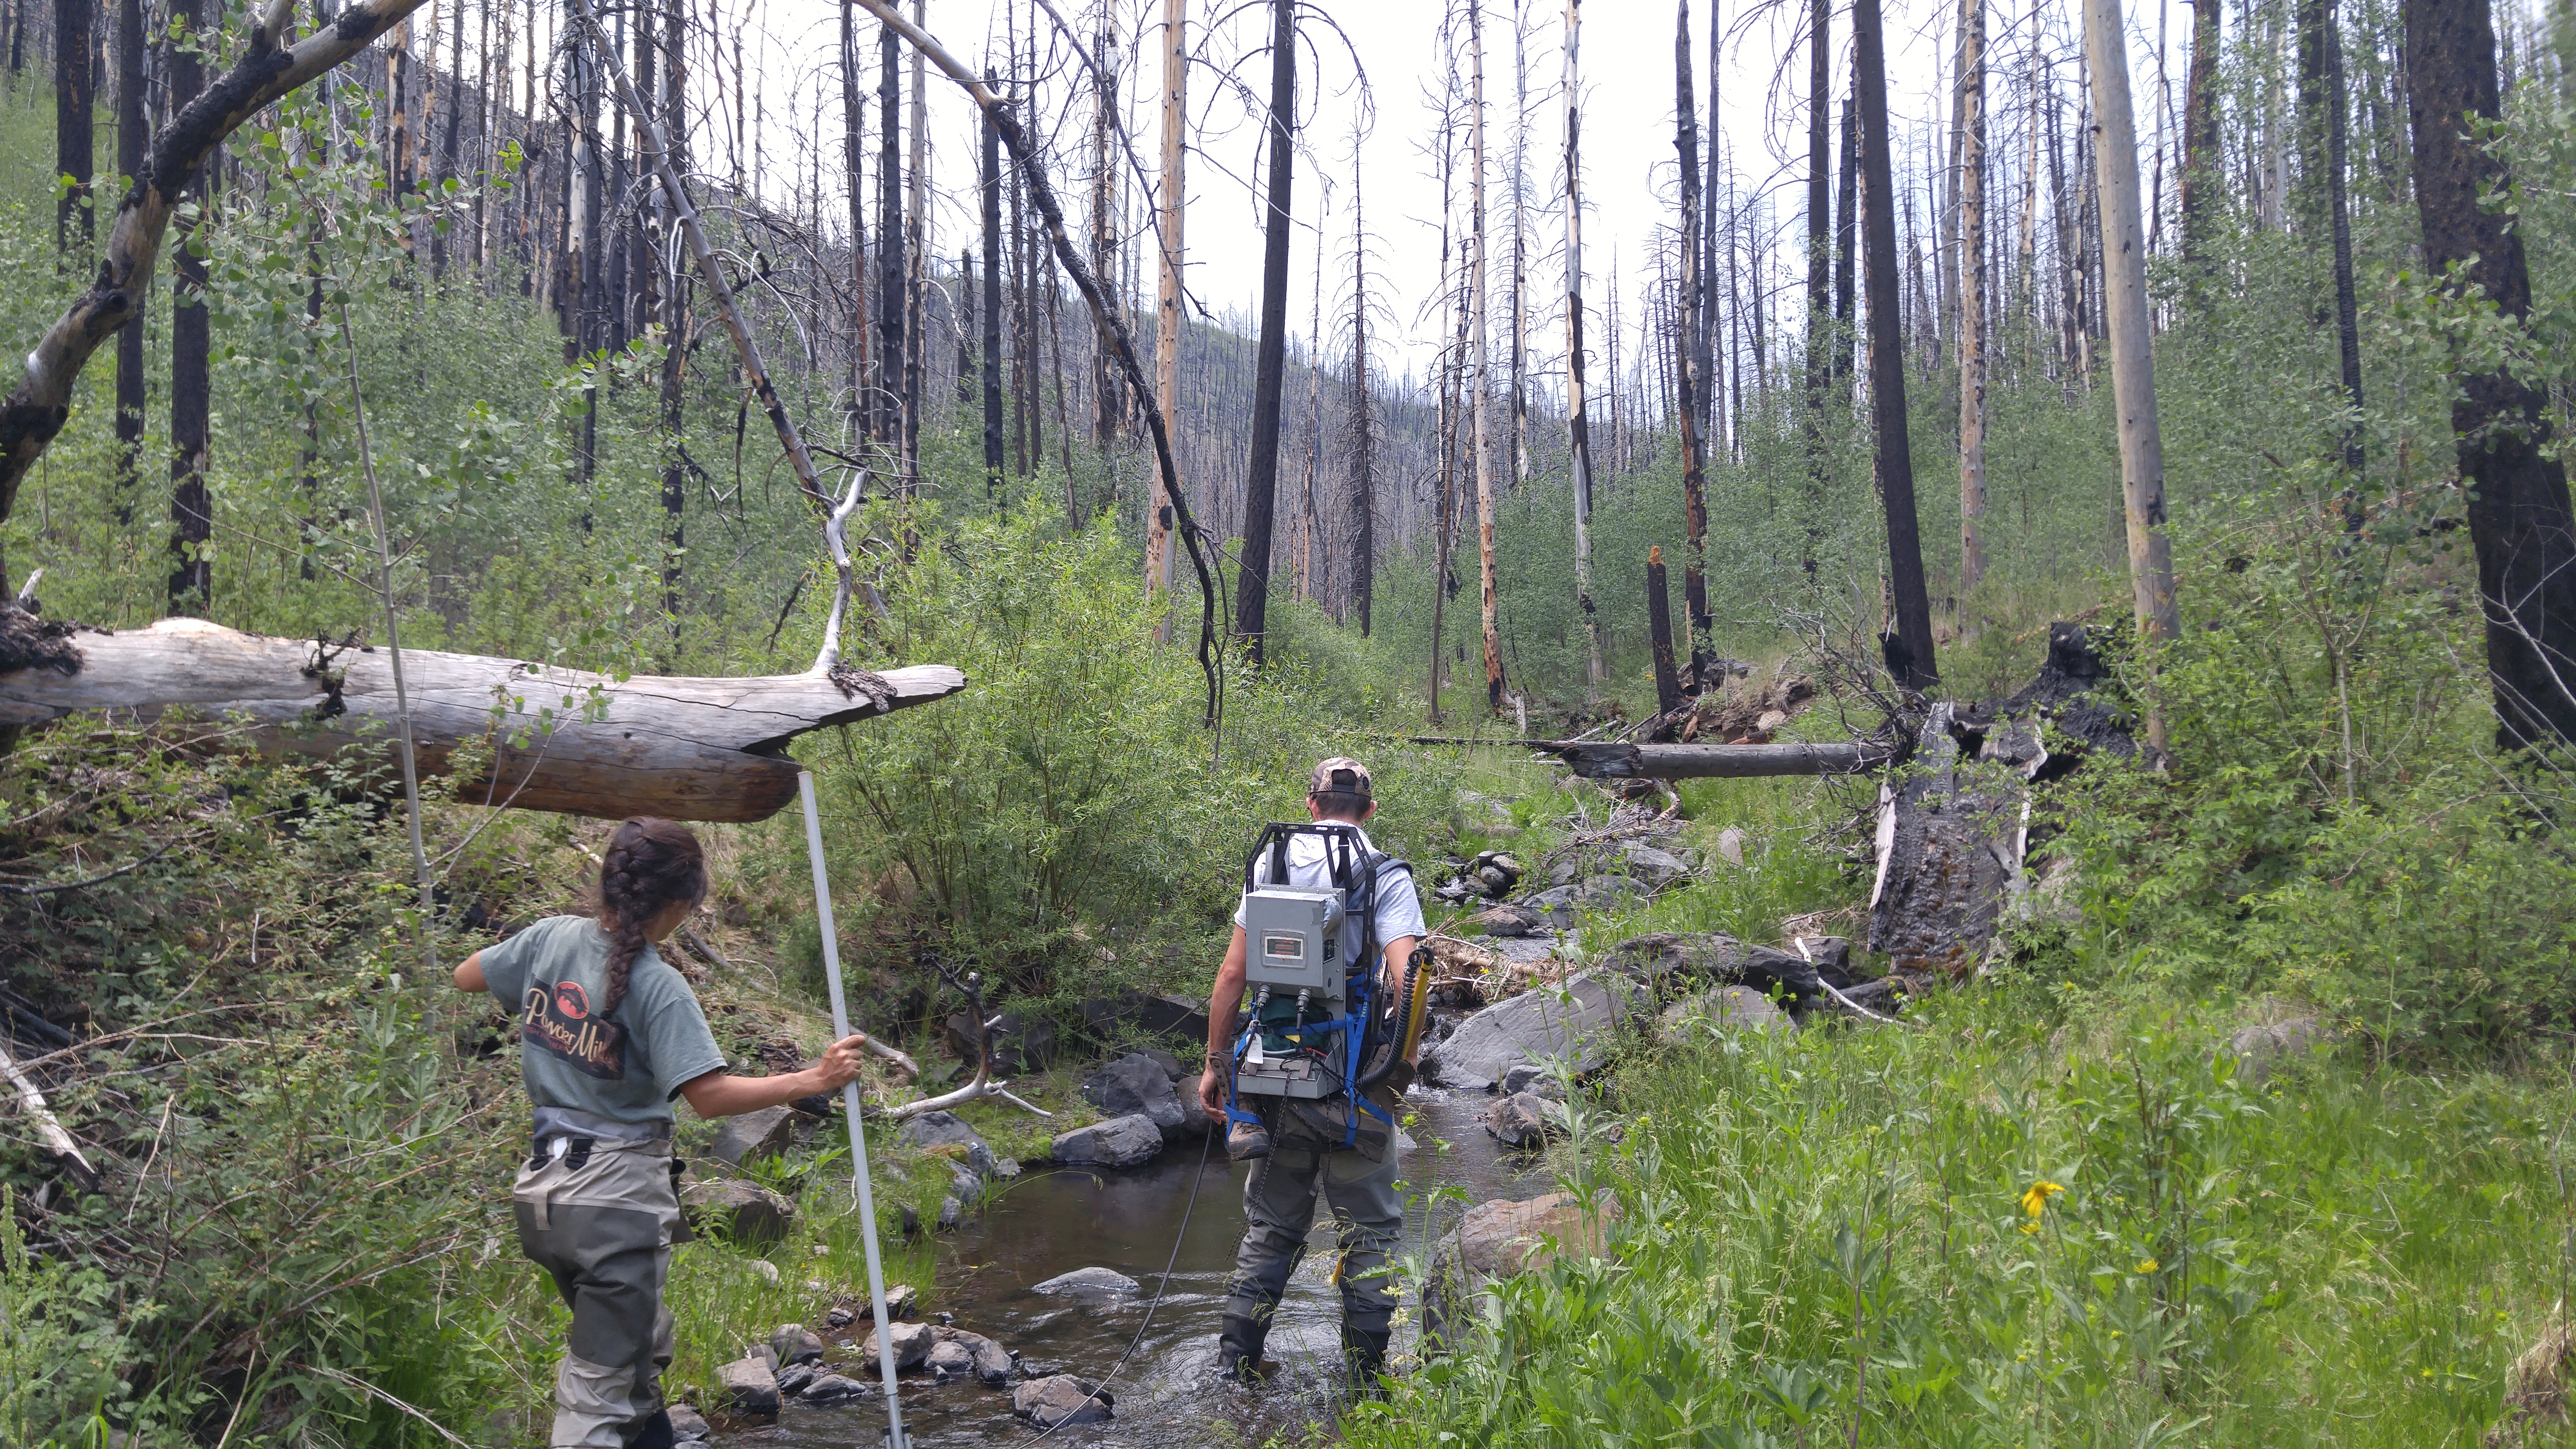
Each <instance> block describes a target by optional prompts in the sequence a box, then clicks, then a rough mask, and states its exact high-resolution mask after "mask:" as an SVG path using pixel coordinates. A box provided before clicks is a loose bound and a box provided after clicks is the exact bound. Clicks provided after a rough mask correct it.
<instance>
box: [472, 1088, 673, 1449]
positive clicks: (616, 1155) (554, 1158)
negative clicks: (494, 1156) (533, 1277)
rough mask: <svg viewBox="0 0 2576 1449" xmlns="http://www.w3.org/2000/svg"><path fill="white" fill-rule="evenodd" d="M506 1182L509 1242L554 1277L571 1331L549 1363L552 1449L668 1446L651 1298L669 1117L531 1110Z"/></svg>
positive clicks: (657, 1283)
mask: <svg viewBox="0 0 2576 1449" xmlns="http://www.w3.org/2000/svg"><path fill="white" fill-rule="evenodd" d="M531 1138H532V1141H531V1142H530V1148H531V1151H530V1153H529V1156H528V1159H527V1161H526V1162H525V1163H524V1164H522V1165H521V1166H520V1168H519V1175H518V1179H517V1181H516V1182H514V1183H513V1184H512V1185H511V1191H510V1196H511V1200H512V1203H511V1205H512V1208H513V1215H514V1216H515V1217H516V1218H517V1220H518V1229H519V1247H520V1250H521V1251H522V1252H524V1253H526V1254H527V1256H528V1258H529V1259H530V1260H531V1261H533V1262H535V1263H536V1264H537V1266H539V1267H541V1268H543V1269H545V1270H546V1272H547V1273H548V1274H550V1275H552V1277H553V1278H554V1283H555V1289H556V1291H557V1292H558V1293H560V1294H561V1295H562V1296H563V1301H564V1306H565V1307H566V1308H568V1309H570V1310H571V1311H572V1331H571V1335H570V1338H569V1341H568V1342H567V1344H566V1348H565V1353H564V1357H563V1361H562V1362H561V1363H560V1364H559V1365H557V1367H556V1371H555V1395H554V1399H555V1416H554V1422H553V1425H552V1427H551V1430H550V1432H549V1433H548V1435H547V1439H546V1442H547V1443H548V1444H549V1445H551V1446H554V1449H667V1446H669V1445H670V1443H671V1437H672V1436H671V1421H670V1417H669V1415H668V1413H667V1412H666V1411H665V1410H664V1408H663V1402H662V1392H661V1382H660V1381H661V1375H662V1370H663V1369H664V1368H665V1367H667V1366H668V1365H669V1364H670V1361H671V1314H670V1310H669V1309H668V1308H667V1307H665V1306H664V1304H663V1302H662V1288H663V1284H664V1282H665V1281H666V1280H667V1278H668V1277H669V1274H670V1268H671V1245H672V1243H673V1242H674V1241H675V1240H676V1239H677V1237H678V1236H679V1234H680V1232H681V1231H682V1227H681V1218H680V1203H679V1197H678V1194H677V1192H676V1190H675V1189H676V1187H677V1183H678V1179H679V1160H678V1159H677V1158H675V1157H673V1156H672V1155H671V1124H670V1122H669V1121H667V1120H665V1121H660V1122H641V1123H638V1122H619V1121H614V1120H612V1119H609V1118H606V1117H599V1116H594V1115H592V1114H591V1113H588V1112H583V1111H578V1110H575V1109H573V1108H569V1107H539V1108H537V1109H536V1120H535V1125H534V1130H533V1131H532V1133H531Z"/></svg>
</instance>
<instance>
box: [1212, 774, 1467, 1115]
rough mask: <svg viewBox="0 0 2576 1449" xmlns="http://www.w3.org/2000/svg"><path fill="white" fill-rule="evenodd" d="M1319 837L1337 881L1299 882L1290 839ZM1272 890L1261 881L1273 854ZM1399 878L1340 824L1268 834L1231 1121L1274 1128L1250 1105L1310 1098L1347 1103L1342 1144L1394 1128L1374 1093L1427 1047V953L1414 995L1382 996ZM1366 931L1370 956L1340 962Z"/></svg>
mask: <svg viewBox="0 0 2576 1449" xmlns="http://www.w3.org/2000/svg"><path fill="white" fill-rule="evenodd" d="M1301 835H1306V836H1313V837H1315V838H1316V839H1317V840H1319V841H1320V842H1321V844H1322V846H1323V850H1324V864H1325V872H1326V877H1327V881H1328V883H1327V884H1325V885H1322V886H1296V885H1290V884H1288V843H1289V841H1291V840H1292V839H1295V838H1296V837H1298V836H1301ZM1265 854H1266V855H1268V856H1269V858H1270V870H1269V876H1270V879H1269V881H1268V882H1267V883H1261V882H1257V881H1255V879H1254V872H1255V868H1256V867H1257V866H1258V865H1259V864H1260V863H1261V859H1262V857H1263V856H1264V855H1265ZM1391 871H1404V872H1405V873H1406V874H1407V876H1408V878H1409V877H1410V874H1411V869H1410V867H1408V866H1407V865H1406V864H1405V863H1404V862H1403V861H1401V860H1397V859H1396V858H1394V857H1393V856H1389V855H1385V854H1381V853H1380V852H1378V851H1375V850H1371V849H1370V848H1369V847H1368V846H1367V845H1366V844H1365V843H1364V842H1363V841H1362V840H1361V838H1360V833H1359V828H1358V827H1357V826H1353V825H1346V824H1340V823H1335V822H1320V823H1313V824H1288V823H1274V824H1271V825H1266V826H1264V827H1262V831H1261V835H1260V837H1259V838H1258V839H1256V840H1255V841H1254V842H1253V846H1252V850H1251V852H1250V853H1249V854H1248V855H1246V856H1245V857H1244V862H1243V934H1244V987H1245V989H1246V990H1249V991H1251V992H1252V993H1253V998H1252V1009H1251V1011H1250V1013H1249V1014H1248V1017H1247V1020H1246V1022H1245V1025H1244V1029H1243V1031H1242V1032H1241V1033H1240V1034H1239V1035H1237V1037H1236V1038H1235V1042H1234V1049H1233V1051H1232V1052H1230V1053H1229V1054H1228V1064H1227V1076H1226V1088H1227V1090H1226V1106H1225V1115H1226V1119H1227V1121H1229V1122H1231V1123H1240V1124H1245V1125H1248V1126H1250V1127H1252V1128H1254V1129H1255V1130H1257V1131H1261V1132H1265V1133H1266V1132H1267V1131H1268V1127H1267V1124H1265V1123H1264V1122H1263V1121H1262V1119H1261V1118H1260V1117H1259V1116H1257V1115H1255V1114H1254V1113H1253V1112H1251V1111H1249V1110H1248V1109H1247V1108H1246V1105H1245V1100H1244V1099H1245V1098H1247V1097H1266V1098H1273V1099H1291V1100H1303V1101H1321V1100H1325V1099H1329V1098H1333V1097H1339V1098H1341V1099H1342V1106H1343V1108H1344V1111H1343V1114H1342V1118H1343V1126H1342V1141H1341V1143H1340V1144H1339V1145H1340V1146H1341V1147H1344V1148H1349V1147H1354V1146H1356V1145H1357V1144H1358V1140H1359V1126H1360V1114H1361V1113H1363V1112H1365V1113H1367V1114H1368V1115H1369V1116H1372V1117H1375V1118H1377V1119H1378V1120H1379V1121H1380V1122H1383V1123H1385V1124H1386V1128H1387V1133H1388V1135H1389V1136H1390V1137H1392V1136H1393V1134H1394V1131H1395V1118H1394V1117H1393V1116H1392V1115H1391V1114H1390V1113H1388V1112H1387V1111H1386V1110H1385V1109H1383V1108H1381V1107H1379V1106H1378V1105H1377V1104H1376V1103H1375V1102H1372V1101H1370V1100H1369V1099H1368V1095H1367V1094H1368V1093H1369V1092H1370V1091H1372V1090H1374V1089H1375V1088H1377V1087H1378V1086H1380V1085H1381V1084H1383V1083H1384V1082H1385V1081H1386V1080H1387V1078H1389V1077H1390V1076H1392V1075H1393V1074H1394V1072H1395V1066H1396V1063H1398V1062H1400V1061H1402V1060H1403V1059H1404V1058H1405V1057H1406V1056H1408V1055H1410V1054H1411V1051H1412V1048H1413V1046H1414V1045H1415V1044H1416V1043H1417V1042H1418V1041H1419V1040H1420V1039H1421V1035H1422V1018H1423V1005H1424V997H1425V996H1426V994H1427V993H1428V992H1429V990H1430V984H1431V983H1430V978H1429V976H1428V975H1427V974H1426V973H1425V972H1424V971H1423V969H1422V968H1423V963H1424V959H1425V958H1426V957H1427V956H1428V954H1429V953H1428V951H1426V950H1420V949H1417V950H1416V951H1415V952H1414V956H1413V959H1412V960H1411V961H1410V962H1408V963H1406V966H1405V972H1404V988H1403V992H1402V994H1401V995H1400V996H1398V997H1397V998H1396V999H1395V1001H1394V1002H1392V1003H1387V1002H1383V1001H1382V1000H1381V997H1382V995H1383V993H1382V992H1381V991H1380V989H1379V987H1378V984H1377V971H1376V966H1377V958H1378V954H1379V952H1380V951H1381V950H1383V949H1384V946H1385V943H1384V942H1382V941H1380V940H1378V939H1377V904H1378V891H1379V889H1380V888H1381V882H1382V881H1383V880H1384V879H1385V877H1386V875H1387V874H1388V873H1389V872H1391ZM1352 921H1356V922H1357V923H1358V926H1359V943H1360V944H1359V949H1358V950H1357V951H1355V952H1353V953H1352V954H1351V957H1350V959H1348V960H1343V959H1341V947H1342V940H1343V934H1344V928H1345V924H1346V923H1348V922H1352Z"/></svg>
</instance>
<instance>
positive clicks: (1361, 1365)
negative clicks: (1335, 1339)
mask: <svg viewBox="0 0 2576 1449" xmlns="http://www.w3.org/2000/svg"><path fill="white" fill-rule="evenodd" d="M1393 1336H1394V1335H1393V1333H1392V1331H1391V1330H1388V1329H1384V1328H1378V1329H1366V1328H1353V1327H1351V1326H1350V1325H1349V1324H1347V1323H1346V1324H1343V1325H1342V1361H1343V1362H1344V1363H1346V1364H1348V1365H1349V1366H1350V1370H1351V1388H1352V1390H1353V1391H1354V1392H1357V1393H1362V1394H1372V1395H1373V1394H1377V1393H1380V1392H1383V1390H1382V1388H1381V1387H1380V1385H1379V1383H1378V1376H1379V1375H1380V1374H1383V1373H1385V1372H1386V1346H1387V1340H1388V1339H1390V1338H1391V1337H1393Z"/></svg>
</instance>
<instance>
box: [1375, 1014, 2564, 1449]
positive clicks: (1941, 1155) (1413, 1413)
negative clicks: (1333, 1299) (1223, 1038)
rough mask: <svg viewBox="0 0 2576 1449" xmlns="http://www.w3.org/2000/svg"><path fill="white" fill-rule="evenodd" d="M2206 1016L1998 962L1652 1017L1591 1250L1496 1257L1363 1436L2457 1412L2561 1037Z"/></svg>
mask: <svg viewBox="0 0 2576 1449" xmlns="http://www.w3.org/2000/svg"><path fill="white" fill-rule="evenodd" d="M2222 1041H2223V1039H2222V1038H2221V1037H2219V1036H2218V1035H2217V1034H2216V1033H2215V1031H2214V1030H2213V1028H2212V1027H2211V1025H2210V1024H2208V1023H2205V1022H2203V1021H2201V1020H2199V1019H2196V1018H2190V1017H2153V1016H2145V1015H2139V1016H2131V1017H2128V1018H2125V1019H2115V1020H2109V1021H2098V1022H2095V1023H2092V1024H2089V1025H2088V1024H2084V1023H2065V1024H2059V1023H2055V1022H2052V1021H2051V1020H2050V1019H2049V1016H2048V1014H2047V1009H2046V1005H2045V1003H2044V1002H2043V1001H2042V1000H2040V999H2039V997H2038V994H2037V993H2036V992H2026V991H2019V990H2015V991H2008V992H2004V993H2000V994H1994V995H1984V994H1980V995H1975V996H1969V995H1961V996H1958V997H1954V998H1947V999H1943V1000H1940V1001H1938V1002H1936V1003H1934V1004H1933V1005H1932V1006H1931V1007H1930V1008H1929V1009H1928V1010H1927V1011H1926V1012H1925V1013H1924V1020H1923V1025H1922V1026H1921V1027H1920V1028H1918V1029H1914V1030H1905V1031H1898V1030H1889V1029H1881V1030H1872V1031H1833V1030H1827V1031H1809V1032H1805V1033H1800V1034H1789V1033H1749V1034H1748V1033H1736V1034H1730V1035H1708V1034H1702V1035H1700V1036H1698V1037H1697V1038H1696V1039H1695V1040H1690V1041H1684V1042H1678V1043H1674V1044H1671V1045H1670V1046H1669V1047H1668V1048H1667V1049H1666V1050H1664V1051H1662V1052H1660V1053H1658V1054H1657V1056H1656V1057H1655V1058H1654V1059H1653V1060H1652V1061H1650V1062H1647V1063H1643V1064H1640V1065H1638V1066H1636V1067H1633V1068H1631V1069H1630V1070H1629V1071H1627V1072H1625V1073H1624V1074H1622V1075H1621V1076H1620V1077H1619V1079H1618V1083H1617V1086H1618V1096H1617V1099H1616V1101H1617V1106H1618V1107H1619V1108H1620V1109H1621V1110H1622V1111H1624V1112H1625V1113H1627V1114H1628V1116H1629V1130H1628V1132H1627V1134H1626V1137H1625V1140H1624V1141H1623V1142H1622V1143H1620V1144H1619V1145H1618V1146H1617V1147H1616V1148H1615V1150H1613V1149H1608V1148H1597V1150H1596V1152H1595V1153H1594V1155H1593V1156H1592V1157H1591V1159H1590V1164H1589V1167H1588V1169H1586V1168H1576V1169H1573V1170H1572V1174H1571V1175H1572V1176H1574V1177H1575V1178H1578V1179H1579V1178H1583V1177H1586V1176H1588V1177H1589V1178H1590V1179H1591V1180H1592V1184H1593V1185H1598V1186H1604V1187H1609V1188H1612V1189H1614V1190H1615V1191H1616V1192H1617V1194H1618V1196H1619V1199H1620V1202H1621V1204H1622V1207H1623V1209H1624V1215H1623V1218H1622V1221H1621V1224H1620V1226H1619V1228H1618V1230H1617V1232H1616V1234H1615V1238H1616V1244H1615V1248H1614V1251H1613V1254H1612V1256H1611V1257H1609V1258H1608V1259H1607V1260H1603V1261H1590V1262H1559V1263H1557V1264H1555V1265H1553V1266H1552V1267H1550V1268H1548V1269H1547V1270H1545V1271H1543V1272H1538V1273H1533V1274H1530V1275H1527V1276H1525V1277H1522V1278H1519V1279H1516V1280H1510V1281H1507V1282H1505V1283H1503V1284H1501V1285H1500V1286H1499V1287H1498V1288H1496V1289H1495V1290H1494V1291H1493V1292H1492V1293H1491V1294H1490V1295H1488V1296H1486V1297H1485V1298H1484V1299H1483V1300H1482V1301H1481V1312H1480V1315H1479V1317H1478V1318H1477V1320H1476V1322H1475V1325H1474V1328H1473V1332H1472V1335H1471V1337H1470V1338H1469V1340H1468V1341H1467V1342H1466V1343H1465V1344H1464V1345H1463V1346H1462V1348H1461V1349H1460V1351H1458V1352H1457V1353H1456V1354H1454V1355H1453V1356H1451V1357H1449V1358H1447V1359H1445V1360H1443V1361H1440V1362H1436V1363H1434V1364H1432V1365H1430V1366H1429V1367H1427V1368H1426V1369H1424V1370H1423V1371H1422V1372H1420V1373H1418V1374H1416V1375H1414V1376H1412V1377H1410V1378H1409V1379H1407V1380H1405V1381H1404V1382H1403V1383H1402V1384H1401V1385H1400V1387H1398V1388H1397V1389H1396V1391H1395V1393H1394V1395H1393V1397H1392V1398H1391V1399H1390V1400H1389V1401H1388V1402H1386V1403H1384V1404H1369V1405H1361V1406H1358V1407H1356V1408H1354V1410H1353V1411H1352V1412H1351V1413H1350V1415H1349V1416H1348V1417H1347V1418H1346V1421H1345V1428H1346V1431H1347V1434H1348V1438H1349V1442H1351V1443H1352V1444H1353V1445H1357V1446H1371V1449H1376V1446H1395V1445H1432V1444H1454V1445H1494V1446H1501V1445H1515V1446H1518V1445H1529V1446H1540V1445H1569V1446H1573V1445H1580V1446H1583V1449H1606V1446H1611V1445H1626V1444H1707V1445H1727V1446H1745V1449H1752V1446H1769V1445H1780V1446H1786V1445H1792V1444H1797V1445H1809V1444H1813V1445H1823V1444H1827V1443H1832V1444H1861V1443H1872V1444H1882V1445H1895V1444H1905V1445H1944V1446H1946V1445H1961V1446H1965V1445H1986V1444H1996V1445H2000V1444H2007V1443H2009V1444H2032V1445H2037V1444H2086V1445H2092V1444H2100V1445H2119V1446H2122V1449H2135V1446H2141V1445H2154V1444H2203V1445H2250V1444H2264V1445H2284V1444H2336V1445H2349V1446H2363V1445H2391V1446H2395V1445H2407V1446H2416V1445H2436V1444H2446V1443H2447V1444H2454V1445H2466V1444H2471V1443H2474V1442H2475V1441H2476V1439H2477V1437H2478V1436H2479V1434H2480V1433H2481V1431H2483V1430H2484V1429H2485V1428H2487V1427H2488V1426H2489V1425H2490V1424H2492V1423H2493V1422H2495V1421H2496V1419H2497V1418H2498V1416H2499V1414H2500V1412H2501V1411H2500V1401H2501V1396H2502V1391H2503V1382H2504V1371H2505V1368H2506V1366H2507V1365H2508V1364H2509V1363H2510V1362H2511V1361H2512V1359H2513V1357H2514V1356H2515V1355H2516V1353H2517V1352H2519V1351H2520V1349H2521V1348H2522V1347H2523V1346H2525V1345H2527V1344H2528V1343H2529V1342H2530V1341H2531V1340H2532V1339H2533V1338H2535V1337H2536V1336H2537V1335H2538V1334H2539V1333H2540V1332H2541V1331H2542V1329H2543V1328H2544V1327H2545V1326H2546V1324H2547V1323H2548V1322H2549V1321H2550V1320H2551V1318H2552V1315H2553V1314H2554V1313H2556V1312H2558V1311H2561V1310H2560V1308H2558V1307H2557V1306H2555V1305H2557V1304H2558V1302H2559V1299H2560V1295H2561V1291H2562V1285H2563V1283H2564V1282H2565V1279H2566V1273H2567V1268H2568V1265H2567V1263H2566V1262H2565V1260H2564V1258H2563V1255H2562V1247H2561V1245H2562V1243H2563V1242H2564V1241H2565V1240H2566V1234H2567V1228H2568V1225H2569V1221H2570V1218H2569V1205H2568V1202H2567V1200H2566V1198H2565V1197H2564V1195H2563V1193H2562V1190H2561V1187H2560V1185H2559V1180H2558V1178H2557V1175H2556V1169H2557V1156H2558V1153H2559V1149H2560V1143H2559V1132H2560V1124H2561V1123H2563V1122H2564V1121H2565V1120H2566V1118H2567V1115H2568V1113H2569V1112H2570V1110H2571V1109H2576V1092H2571V1090H2570V1086H2569V1080H2568V1076H2567V1073H2566V1071H2565V1066H2566V1063H2565V1062H2563V1061H2561V1060H2558V1059H2556V1058H2554V1057H2553V1058H2551V1059H2549V1060H2546V1061H2542V1062H2534V1063H2531V1064H2529V1065H2526V1066H2522V1067H2518V1068H2514V1069H2511V1070H2471V1071H2463V1072H2459V1073H2454V1074H2439V1075H2423V1076H2413V1075H2396V1074H2383V1073H2376V1072H2372V1071H2369V1070H2365V1069H2363V1068H2362V1067H2360V1066H2358V1065H2355V1064H2353V1063H2349V1062H2346V1061H2343V1060H2338V1059H2334V1058H2332V1057H2320V1058H2317V1059H2314V1060H2306V1059H2302V1060H2297V1061H2292V1062H2289V1063H2287V1064H2285V1065H2284V1066H2283V1067H2281V1069H2279V1070H2277V1071H2276V1072H2275V1073H2274V1074H2273V1075H2272V1077H2271V1078H2270V1080H2269V1082H2268V1084H2264V1085H2258V1084H2256V1083H2254V1082H2253V1081H2251V1080H2249V1074H2247V1073H2244V1072H2240V1071H2239V1070H2238V1066H2237V1062H2236V1059H2235V1057H2234V1056H2233V1055H2232V1054H2230V1053H2228V1052H2226V1051H2224V1050H2222V1049H2221V1046H2222ZM2050 1184H2053V1185H2056V1186H2058V1187H2062V1188H2063V1192H2062V1193H2061V1192H2053V1191H2051V1189H2050V1187H2049V1186H2046V1185H2050Z"/></svg>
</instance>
